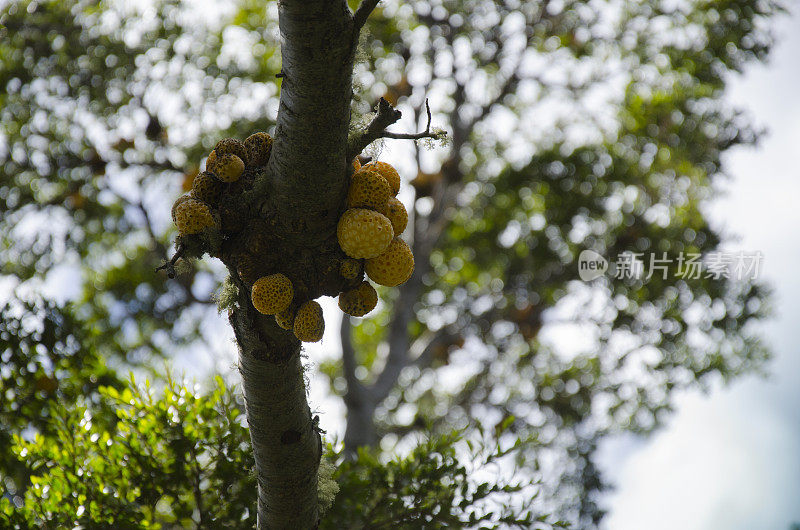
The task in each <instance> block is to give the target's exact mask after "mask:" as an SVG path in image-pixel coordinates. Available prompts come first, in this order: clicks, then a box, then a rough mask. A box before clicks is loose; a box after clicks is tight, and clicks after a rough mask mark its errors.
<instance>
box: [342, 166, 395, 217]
mask: <svg viewBox="0 0 800 530" xmlns="http://www.w3.org/2000/svg"><path fill="white" fill-rule="evenodd" d="M391 196H392V190H391V188H390V187H389V183H387V182H386V179H385V178H383V177H382V176H381V175H380V173H378V172H377V171H371V170H368V169H360V170H358V171H357V172H356V173H355V175H353V179H352V180H351V181H350V189H349V190H348V191H347V207H348V208H369V209H370V210H378V211H380V210H383V209H384V208H385V207H386V201H388V200H389V197H391Z"/></svg>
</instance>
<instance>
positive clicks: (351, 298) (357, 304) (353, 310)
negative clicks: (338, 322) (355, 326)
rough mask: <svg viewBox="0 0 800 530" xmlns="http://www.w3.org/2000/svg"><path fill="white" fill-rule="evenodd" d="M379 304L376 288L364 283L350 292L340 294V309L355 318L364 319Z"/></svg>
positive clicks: (366, 282)
mask: <svg viewBox="0 0 800 530" xmlns="http://www.w3.org/2000/svg"><path fill="white" fill-rule="evenodd" d="M377 304H378V293H377V292H376V291H375V288H374V287H373V286H372V285H370V284H369V282H368V281H364V282H362V283H361V285H359V286H358V287H356V288H355V289H352V290H350V291H346V292H343V293H341V294H339V309H341V310H342V311H343V312H344V313H347V314H348V315H351V316H354V317H363V316H364V315H366V314H367V313H369V312H370V311H372V310H373V309H375V306H376V305H377Z"/></svg>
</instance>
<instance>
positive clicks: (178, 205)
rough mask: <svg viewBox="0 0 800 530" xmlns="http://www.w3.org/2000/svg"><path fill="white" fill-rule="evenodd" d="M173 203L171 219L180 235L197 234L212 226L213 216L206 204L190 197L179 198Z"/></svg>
mask: <svg viewBox="0 0 800 530" xmlns="http://www.w3.org/2000/svg"><path fill="white" fill-rule="evenodd" d="M178 200H179V201H180V202H178V201H176V202H175V208H174V210H173V212H174V213H173V217H174V219H175V225H176V226H177V227H178V231H179V232H180V233H181V234H189V235H191V234H198V233H200V232H202V231H203V230H204V229H206V228H209V227H212V226H214V216H213V215H212V214H211V209H210V208H209V207H208V205H207V204H205V203H202V202H200V201H198V200H195V199H192V198H191V197H187V198H185V199H184V198H179V199H178Z"/></svg>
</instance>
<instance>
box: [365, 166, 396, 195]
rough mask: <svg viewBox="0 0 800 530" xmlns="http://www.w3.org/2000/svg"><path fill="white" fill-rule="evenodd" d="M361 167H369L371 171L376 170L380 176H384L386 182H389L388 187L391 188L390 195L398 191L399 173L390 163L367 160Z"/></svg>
mask: <svg viewBox="0 0 800 530" xmlns="http://www.w3.org/2000/svg"><path fill="white" fill-rule="evenodd" d="M361 169H362V170H363V169H371V170H373V171H377V172H378V173H379V174H380V176H382V177H383V178H385V179H386V182H388V183H389V187H390V188H392V195H397V193H398V192H399V191H400V174H399V173H398V172H397V170H396V169H395V168H394V167H392V166H391V165H390V164H387V163H386V162H377V161H375V162H369V163H368V164H364V165H363V166H362V167H361Z"/></svg>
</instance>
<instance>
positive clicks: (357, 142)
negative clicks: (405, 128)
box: [347, 98, 447, 160]
mask: <svg viewBox="0 0 800 530" xmlns="http://www.w3.org/2000/svg"><path fill="white" fill-rule="evenodd" d="M425 110H426V111H427V113H428V125H427V126H426V127H425V130H424V131H422V132H419V133H413V134H407V133H394V132H390V131H387V130H386V128H387V127H388V126H389V125H391V124H393V123H395V122H396V121H397V120H399V119H400V118H401V117H402V115H403V114H402V113H401V112H400V111H399V110H397V109H395V108H394V107H392V105H391V104H390V103H389V102H388V101H386V100H385V99H384V98H381V99H380V101H378V113H377V114H376V115H375V117H374V118H373V119H372V121H371V122H370V123H369V125H367V128H366V129H364V131H363V132H362V133H361V134H360V135H358V136H356V137H355V138H354V139H352V140H351V142H350V146H349V147H348V150H347V160H352V159H353V158H355V157H356V156H357V155H358V154H359V153H361V151H363V150H364V148H365V147H367V146H368V145H369V144H371V143H372V142H374V141H375V140H377V139H379V138H392V139H395V140H420V139H422V138H444V137H445V136H447V133H446V132H445V131H431V108H430V105H429V103H428V100H427V99H426V100H425Z"/></svg>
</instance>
